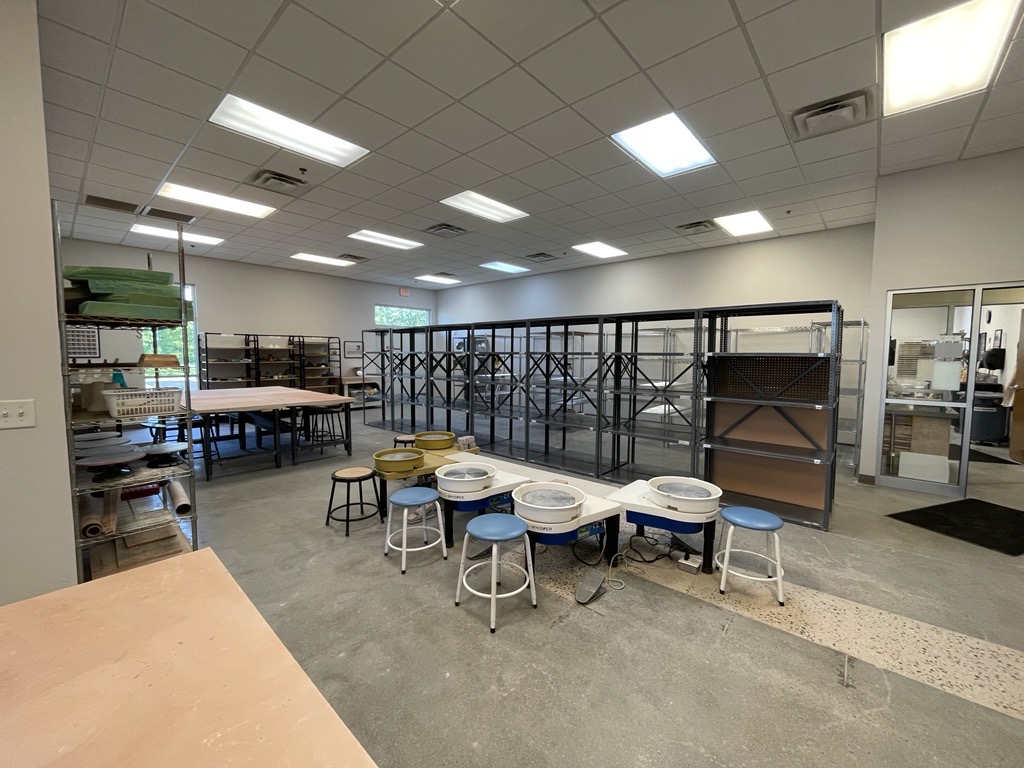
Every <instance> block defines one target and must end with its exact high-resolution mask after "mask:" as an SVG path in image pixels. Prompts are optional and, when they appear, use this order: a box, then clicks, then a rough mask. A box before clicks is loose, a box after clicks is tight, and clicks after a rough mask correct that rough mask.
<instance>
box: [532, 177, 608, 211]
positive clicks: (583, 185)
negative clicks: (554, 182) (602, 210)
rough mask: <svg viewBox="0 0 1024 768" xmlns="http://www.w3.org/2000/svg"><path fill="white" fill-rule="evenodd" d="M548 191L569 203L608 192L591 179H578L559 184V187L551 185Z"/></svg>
mask: <svg viewBox="0 0 1024 768" xmlns="http://www.w3.org/2000/svg"><path fill="white" fill-rule="evenodd" d="M546 191H547V193H548V194H549V195H551V196H552V197H556V198H558V199H559V200H561V201H562V202H563V203H568V204H569V205H573V204H575V203H578V202H580V201H581V200H590V199H591V198H595V197H600V196H601V195H604V194H606V193H605V191H604V189H602V188H601V187H599V186H598V185H597V184H595V183H594V182H592V181H590V180H589V179H576V180H575V181H570V182H568V183H566V184H559V185H558V186H557V187H551V188H550V189H548V190H546Z"/></svg>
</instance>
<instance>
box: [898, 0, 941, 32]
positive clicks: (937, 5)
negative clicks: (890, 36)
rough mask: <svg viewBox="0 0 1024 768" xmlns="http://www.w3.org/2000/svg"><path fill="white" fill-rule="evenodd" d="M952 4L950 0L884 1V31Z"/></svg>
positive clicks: (916, 19) (929, 14)
mask: <svg viewBox="0 0 1024 768" xmlns="http://www.w3.org/2000/svg"><path fill="white" fill-rule="evenodd" d="M950 6H951V4H950V3H949V0H886V1H885V2H884V3H882V32H888V31H890V30H892V29H896V27H902V26H903V25H904V24H910V23H911V22H914V21H918V20H920V19H923V18H924V17H925V16H931V15H932V14H933V13H938V12H939V11H944V10H946V9H947V8H949V7H950Z"/></svg>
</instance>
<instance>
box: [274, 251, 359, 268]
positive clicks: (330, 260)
mask: <svg viewBox="0 0 1024 768" xmlns="http://www.w3.org/2000/svg"><path fill="white" fill-rule="evenodd" d="M289 258H291V259H298V260H299V261H312V262H315V263H317V264H329V265H330V266H332V267H351V266H352V265H353V264H355V262H354V261H349V260H348V259H338V258H335V257H333V256H317V255H316V254H314V253H296V254H293V255H291V256H290V257H289Z"/></svg>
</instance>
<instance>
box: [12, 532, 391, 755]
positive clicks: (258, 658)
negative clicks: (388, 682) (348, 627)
mask: <svg viewBox="0 0 1024 768" xmlns="http://www.w3.org/2000/svg"><path fill="white" fill-rule="evenodd" d="M0 649H2V650H0V745H2V747H0V752H2V754H3V755H4V757H3V761H4V763H5V764H9V765H12V766H14V765H16V766H19V768H41V766H54V765H67V766H75V768H92V767H93V766H97V767H98V766H115V765H116V766H119V768H134V767H135V766H138V767H139V768H143V767H145V768H163V767H164V766H174V768H183V767H185V768H205V767H206V766H210V767H211V768H212V767H213V766H216V767H217V768H225V767H226V766H240V765H272V766H275V768H287V767H290V766H295V767H296V768H298V767H299V766H302V768H306V767H307V766H314V765H315V766H345V767H346V768H363V767H364V766H374V765H376V764H375V763H374V761H373V760H372V759H371V758H370V756H369V755H368V754H367V753H366V751H365V750H364V749H363V747H362V746H361V745H360V744H359V742H358V741H357V740H356V738H355V736H353V735H352V732H351V731H349V729H348V728H347V727H346V726H345V724H344V723H343V722H342V721H341V720H340V719H339V718H338V716H337V715H336V714H335V712H334V710H332V709H331V706H330V704H328V703H327V701H326V699H324V697H323V696H322V695H321V694H320V692H319V691H318V690H317V689H316V687H315V686H314V685H313V683H312V681H311V680H310V679H309V678H308V677H307V676H306V674H305V672H303V671H302V669H301V667H299V665H298V663H297V662H296V661H295V659H294V658H292V656H291V654H290V653H289V652H288V650H287V649H286V648H285V647H284V645H282V644H281V641H280V640H279V639H278V638H277V635H275V634H274V632H273V630H272V629H271V628H270V626H269V625H268V624H267V623H266V621H264V620H263V617H262V616H260V614H259V612H258V611H257V610H256V608H255V606H253V604H252V603H251V602H249V599H248V598H247V597H246V596H245V594H244V593H243V592H242V590H241V588H240V587H239V586H238V584H237V583H236V582H235V580H234V579H233V578H232V577H231V575H230V574H229V573H228V572H227V570H226V569H225V568H224V566H223V565H222V564H221V562H220V560H218V559H217V556H216V555H215V554H214V553H213V551H212V550H209V549H202V550H199V551H197V552H191V553H189V554H185V555H181V556H179V557H175V558H172V559H170V560H165V561H162V562H159V563H154V564H152V565H147V566H143V567H141V568H137V569H135V570H132V571H128V572H125V573H120V574H115V575H112V576H108V577H106V578H102V579H99V580H97V581H92V582H89V583H86V584H80V585H78V586H75V587H69V588H67V589H62V590H59V591H57V592H51V593H50V594H46V595H41V596H40V597H35V598H32V599H29V600H23V601H21V602H19V603H13V604H11V605H7V606H0Z"/></svg>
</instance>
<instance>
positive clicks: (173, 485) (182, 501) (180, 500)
mask: <svg viewBox="0 0 1024 768" xmlns="http://www.w3.org/2000/svg"><path fill="white" fill-rule="evenodd" d="M167 493H168V494H169V495H170V497H171V504H172V505H173V506H174V511H175V512H176V513H177V514H179V515H181V516H183V517H184V516H185V515H188V514H190V513H191V512H192V502H191V501H190V500H189V498H188V494H187V493H185V488H184V487H183V486H182V484H181V483H179V482H178V481H177V480H172V481H171V482H169V483H168V484H167Z"/></svg>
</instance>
